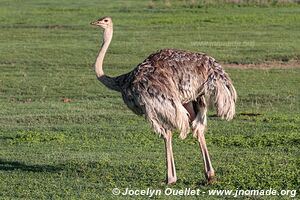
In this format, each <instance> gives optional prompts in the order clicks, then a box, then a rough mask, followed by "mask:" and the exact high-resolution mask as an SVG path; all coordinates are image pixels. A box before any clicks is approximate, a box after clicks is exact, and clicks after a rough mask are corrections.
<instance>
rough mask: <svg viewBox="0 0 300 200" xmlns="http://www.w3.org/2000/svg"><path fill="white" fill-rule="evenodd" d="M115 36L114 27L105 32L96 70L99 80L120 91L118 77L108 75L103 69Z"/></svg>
mask: <svg viewBox="0 0 300 200" xmlns="http://www.w3.org/2000/svg"><path fill="white" fill-rule="evenodd" d="M112 36H113V28H112V27H111V28H107V29H105V30H104V33H103V43H102V46H101V49H100V50H99V52H98V56H97V58H96V62H95V72H96V76H97V78H98V80H99V81H101V82H102V83H103V84H104V85H105V86H106V87H108V88H109V89H112V90H116V91H120V87H119V85H118V83H117V82H116V78H113V77H109V76H106V75H105V74H104V71H103V60H104V57H105V54H106V51H107V49H108V47H109V44H110V42H111V39H112Z"/></svg>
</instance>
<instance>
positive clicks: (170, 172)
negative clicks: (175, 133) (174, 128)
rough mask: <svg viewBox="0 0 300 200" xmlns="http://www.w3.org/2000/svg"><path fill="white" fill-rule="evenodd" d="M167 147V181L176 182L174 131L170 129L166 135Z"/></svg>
mask: <svg viewBox="0 0 300 200" xmlns="http://www.w3.org/2000/svg"><path fill="white" fill-rule="evenodd" d="M164 141H165V148H166V164H167V180H166V181H167V183H168V184H174V183H176V180H177V177H176V169H175V163H174V157H173V148H172V132H171V131H168V132H167V134H166V136H165V137H164Z"/></svg>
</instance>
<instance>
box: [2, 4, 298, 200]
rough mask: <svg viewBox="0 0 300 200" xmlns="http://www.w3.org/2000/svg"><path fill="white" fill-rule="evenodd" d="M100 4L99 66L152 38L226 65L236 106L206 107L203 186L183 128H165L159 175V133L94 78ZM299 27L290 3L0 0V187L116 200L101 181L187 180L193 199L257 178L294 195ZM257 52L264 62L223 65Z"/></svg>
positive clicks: (128, 58)
mask: <svg viewBox="0 0 300 200" xmlns="http://www.w3.org/2000/svg"><path fill="white" fill-rule="evenodd" d="M105 15H109V16H112V18H113V20H114V38H113V41H112V44H111V47H110V49H109V51H108V55H107V56H106V59H105V61H104V65H105V68H104V70H105V72H106V73H107V74H109V75H119V74H122V73H125V72H128V71H129V70H131V69H133V68H134V67H135V66H136V65H137V64H138V63H140V62H141V61H142V60H143V59H144V58H145V57H146V56H147V55H149V54H150V53H152V52H154V51H156V50H158V49H161V48H165V47H171V48H179V49H188V50H192V51H200V52H206V53H208V54H209V55H211V56H213V57H215V58H216V59H217V60H219V61H220V62H221V63H224V64H226V66H228V67H226V71H227V72H228V73H229V74H230V77H231V78H232V80H233V81H234V85H235V87H236V90H237V92H238V102H237V115H236V117H235V118H234V119H233V120H232V121H230V122H226V121H222V120H220V119H218V118H216V117H215V115H214V111H213V110H211V111H210V112H209V117H208V130H207V133H206V138H207V144H208V148H209V151H210V154H211V157H212V162H213V166H214V168H215V170H216V174H217V182H216V183H214V184H213V185H206V184H205V182H204V181H203V180H204V175H203V163H202V158H201V157H200V150H199V147H198V144H197V141H196V140H195V139H194V138H192V135H191V134H190V135H189V136H188V138H187V139H185V140H180V139H179V138H178V133H175V137H174V156H175V162H176V168H177V176H178V182H177V184H176V185H173V186H166V185H165V183H164V179H165V170H166V169H165V158H164V156H165V155H164V152H165V151H164V143H163V140H162V139H161V138H159V137H158V136H157V135H155V134H154V133H153V132H152V130H151V128H150V126H149V124H148V123H147V122H146V121H145V119H144V118H142V117H138V116H136V115H134V114H133V113H132V112H131V111H129V110H128V109H127V107H126V106H125V105H124V103H123V101H122V98H121V96H120V94H118V93H116V92H114V91H110V90H108V89H106V88H105V87H104V86H103V85H102V84H100V83H99V81H97V80H96V78H95V73H94V71H93V63H94V60H95V56H96V54H97V51H98V49H99V47H100V42H101V36H102V35H101V31H100V30H99V29H96V28H94V27H91V26H90V25H89V23H90V22H91V21H93V20H95V19H97V18H99V17H102V16H105ZM299 35H300V5H299V4H294V3H284V4H280V3H278V4H272V3H266V4H262V5H256V4H251V3H250V4H242V3H241V4H239V3H237V4H236V3H233V4H231V3H228V4H224V3H223V4H221V5H220V4H214V3H197V1H181V0H176V1H174V2H173V1H172V2H171V1H158V0H157V1H148V0H142V1H133V0H130V1H121V0H116V1H108V0H102V1H96V0H93V1H88V2H87V1H83V0H80V1H74V0H63V1H58V0H53V1H45V0H38V1H34V0H28V1H24V2H23V1H19V0H1V1H0V52H1V53H0V199H116V198H117V199H118V198H119V199H128V196H123V195H119V196H114V195H113V194H112V190H113V189H114V188H119V189H120V190H121V191H122V192H123V191H125V189H126V188H130V189H147V188H152V189H156V190H162V191H163V190H165V189H166V188H169V187H170V188H172V189H174V190H177V189H185V188H191V189H200V190H201V192H205V193H202V194H201V195H200V197H201V199H225V198H227V199H230V198H232V195H231V196H221V195H220V196H218V195H213V196H209V195H208V192H209V191H210V190H213V189H220V190H223V189H226V190H234V191H235V190H236V189H241V190H263V189H265V190H267V189H270V188H272V189H274V190H277V191H281V190H296V191H297V196H296V197H295V198H294V199H297V198H298V199H299V198H300V196H299V194H300V191H299V185H300V168H299V166H300V151H299V148H300V115H299V113H300V91H299V83H300V67H299V65H300V64H299V62H298V64H297V61H298V60H299V59H300V37H299ZM295 60H296V62H291V63H293V65H292V66H291V64H289V63H290V61H295ZM265 62H271V63H274V64H273V65H274V68H272V67H271V68H268V69H259V67H258V68H255V69H253V68H243V67H240V68H230V67H229V66H230V65H231V64H235V65H236V64H240V65H241V66H243V65H242V64H251V63H254V64H262V63H265ZM278 63H286V65H287V66H289V67H287V68H284V67H281V68H278V67H277V65H279V64H278ZM258 66H259V65H258ZM290 196H291V195H284V196H272V197H270V196H261V197H257V196H252V197H249V199H270V198H274V199H289V198H290ZM138 198H143V196H138ZM154 198H156V199H170V198H172V199H173V198H174V199H176V196H172V197H169V196H167V195H158V196H155V197H154ZM177 198H178V199H180V198H185V197H182V196H178V197H177ZM196 198H199V196H198V197H197V196H189V199H196ZM239 198H240V199H243V198H244V197H243V196H239V197H238V198H237V199H239ZM235 199H236V198H235Z"/></svg>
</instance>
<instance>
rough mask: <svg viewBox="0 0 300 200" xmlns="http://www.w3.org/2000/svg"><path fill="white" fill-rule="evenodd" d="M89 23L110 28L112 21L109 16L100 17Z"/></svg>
mask: <svg viewBox="0 0 300 200" xmlns="http://www.w3.org/2000/svg"><path fill="white" fill-rule="evenodd" d="M91 25H95V26H99V27H101V28H103V29H107V28H112V26H113V23H112V20H111V17H102V18H100V19H98V20H96V21H94V22H92V23H91Z"/></svg>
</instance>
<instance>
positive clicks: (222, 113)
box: [208, 65, 237, 120]
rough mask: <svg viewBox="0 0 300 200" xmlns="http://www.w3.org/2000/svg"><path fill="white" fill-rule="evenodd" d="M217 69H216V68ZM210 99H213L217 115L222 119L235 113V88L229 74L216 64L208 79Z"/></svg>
mask: <svg viewBox="0 0 300 200" xmlns="http://www.w3.org/2000/svg"><path fill="white" fill-rule="evenodd" d="M216 69H217V70H216ZM208 85H209V86H210V87H209V91H210V95H209V96H210V99H211V100H213V102H214V105H215V107H216V110H217V115H218V116H219V117H221V118H222V119H226V120H231V119H232V118H233V116H234V115H235V102H236V99H237V93H236V90H235V88H234V86H233V84H232V81H231V80H230V78H229V76H228V75H227V74H226V73H225V71H224V70H223V69H222V68H221V66H220V65H217V68H215V70H214V72H213V73H212V74H211V76H210V78H209V79H208Z"/></svg>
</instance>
